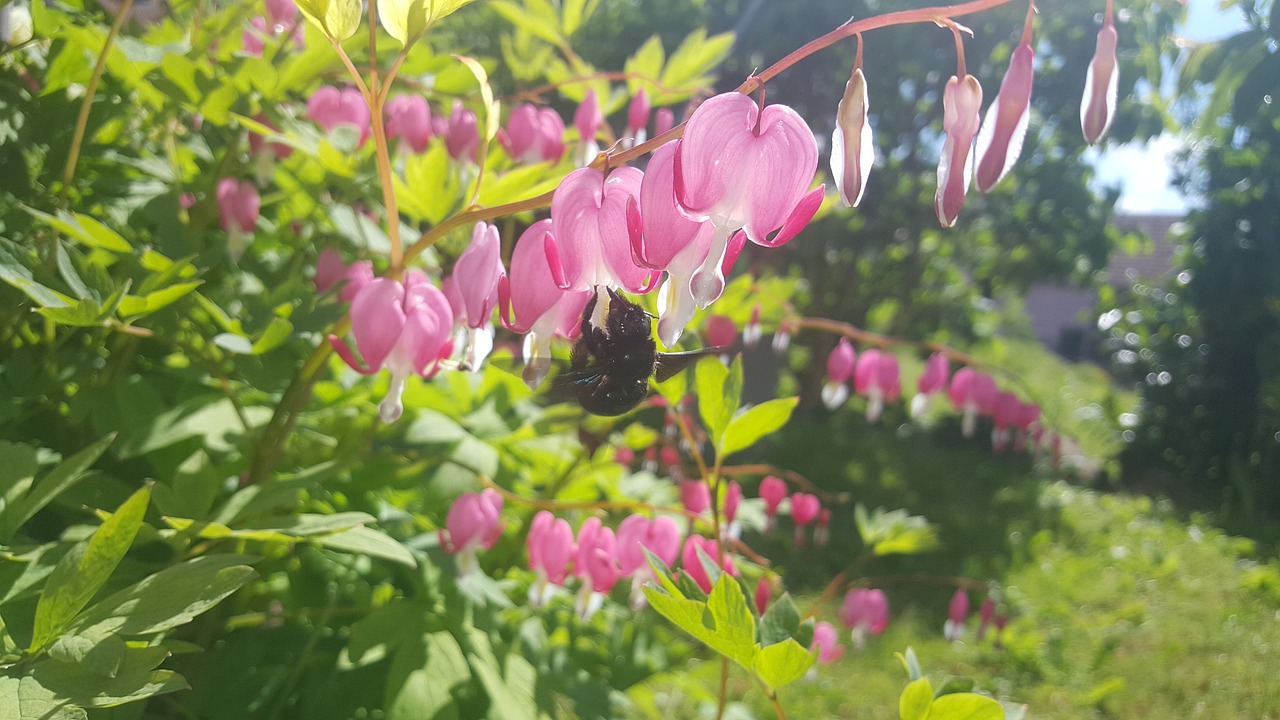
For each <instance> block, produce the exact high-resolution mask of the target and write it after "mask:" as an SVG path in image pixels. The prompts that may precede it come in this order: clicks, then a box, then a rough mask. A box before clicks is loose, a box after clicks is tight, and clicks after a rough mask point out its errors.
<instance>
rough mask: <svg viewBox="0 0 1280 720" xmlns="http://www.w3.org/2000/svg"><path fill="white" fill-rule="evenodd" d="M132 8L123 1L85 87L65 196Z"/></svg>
mask: <svg viewBox="0 0 1280 720" xmlns="http://www.w3.org/2000/svg"><path fill="white" fill-rule="evenodd" d="M132 8H133V0H124V2H123V3H121V5H120V12H118V13H116V19H115V21H114V22H112V23H111V29H110V30H109V31H108V32H107V39H106V40H104V41H103V42H102V52H100V53H98V62H97V64H96V65H94V66H93V75H91V76H90V77H89V84H88V85H87V86H86V87H85V90H84V99H83V100H81V101H80V114H79V115H78V116H77V117H76V128H75V131H74V132H73V133H72V135H71V150H70V151H68V152H67V165H66V167H64V168H63V169H62V193H61V194H62V196H63V197H66V195H67V192H68V191H69V190H70V189H71V180H72V179H73V178H75V175H76V163H77V162H79V160H80V146H81V145H82V144H84V133H85V128H87V127H88V125H89V110H90V108H91V107H92V105H93V97H94V95H96V94H97V93H98V83H99V82H100V81H101V80H102V71H103V70H105V69H106V68H107V53H109V52H111V44H112V43H113V42H114V41H115V39H116V35H119V34H120V28H121V27H123V26H124V21H125V18H127V17H129V10H130V9H132Z"/></svg>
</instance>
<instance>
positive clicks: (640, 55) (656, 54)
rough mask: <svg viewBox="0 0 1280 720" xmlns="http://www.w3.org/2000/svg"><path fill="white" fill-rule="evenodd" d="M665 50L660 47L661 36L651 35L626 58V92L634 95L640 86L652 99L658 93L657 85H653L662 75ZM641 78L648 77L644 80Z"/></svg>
mask: <svg viewBox="0 0 1280 720" xmlns="http://www.w3.org/2000/svg"><path fill="white" fill-rule="evenodd" d="M666 57H667V55H666V52H665V51H664V50H663V49H662V38H661V37H660V36H658V35H656V34H655V35H652V36H650V37H649V39H648V40H645V41H644V44H643V45H641V46H640V48H639V49H638V50H636V51H635V54H633V55H632V56H631V57H629V58H627V62H626V64H625V65H624V66H623V67H624V69H625V70H626V72H627V76H628V77H627V92H628V93H630V94H631V95H635V94H636V92H638V91H639V90H640V89H641V88H644V90H645V92H647V93H648V94H649V97H650V99H651V100H652V99H653V98H654V97H655V96H657V95H658V90H657V87H656V86H655V85H654V83H655V82H657V81H658V78H659V77H660V76H661V75H662V64H663V63H664V62H665V61H666ZM641 78H650V80H648V81H645V80H642V79H641Z"/></svg>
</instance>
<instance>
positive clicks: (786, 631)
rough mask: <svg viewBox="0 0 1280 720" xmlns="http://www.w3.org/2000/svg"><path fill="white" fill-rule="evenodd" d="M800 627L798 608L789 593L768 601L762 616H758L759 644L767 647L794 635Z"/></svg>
mask: <svg viewBox="0 0 1280 720" xmlns="http://www.w3.org/2000/svg"><path fill="white" fill-rule="evenodd" d="M799 627H800V609H799V608H797V607H796V604H795V602H794V601H793V600H792V599H791V594H790V593H783V595H782V597H780V598H778V599H777V600H774V601H773V602H771V603H769V609H768V610H765V613H764V617H762V618H760V644H761V645H764V646H765V647H768V646H770V645H772V644H774V643H779V642H782V641H783V640H786V639H788V638H790V637H794V636H795V634H796V629H797V628H799Z"/></svg>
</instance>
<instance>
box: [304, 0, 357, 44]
mask: <svg viewBox="0 0 1280 720" xmlns="http://www.w3.org/2000/svg"><path fill="white" fill-rule="evenodd" d="M296 2H297V5H298V9H299V10H301V11H302V14H303V16H304V17H306V18H307V20H310V21H311V22H312V23H314V24H315V25H316V27H318V28H320V30H321V32H323V33H324V34H325V35H327V36H328V37H329V38H330V39H331V40H336V41H337V42H342V41H343V40H346V39H347V38H349V37H351V36H352V35H355V34H356V30H358V29H360V15H361V10H362V8H361V6H360V0H296Z"/></svg>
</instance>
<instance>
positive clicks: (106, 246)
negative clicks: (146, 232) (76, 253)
mask: <svg viewBox="0 0 1280 720" xmlns="http://www.w3.org/2000/svg"><path fill="white" fill-rule="evenodd" d="M23 209H24V210H26V211H27V212H28V213H29V214H31V216H32V217H34V218H36V219H37V220H40V221H42V222H44V223H45V224H46V225H48V226H49V227H52V228H53V229H55V230H58V231H59V232H61V233H62V234H64V235H66V236H67V237H68V238H70V239H72V240H75V241H76V242H79V243H81V244H83V245H87V246H89V247H92V248H100V249H102V250H110V251H112V252H117V253H128V252H133V246H132V245H130V244H129V243H128V241H126V240H125V239H124V238H123V237H120V233H118V232H116V231H115V230H112V229H111V228H109V227H107V226H106V225H103V224H102V223H100V222H98V221H97V220H95V219H93V218H91V217H89V216H88V215H84V214H82V213H69V212H67V211H65V210H59V211H58V214H57V215H56V216H54V215H50V214H48V213H43V212H40V211H39V210H36V209H35V208H29V207H25V206H24V207H23Z"/></svg>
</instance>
